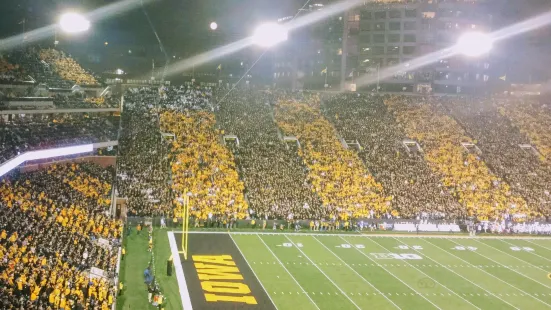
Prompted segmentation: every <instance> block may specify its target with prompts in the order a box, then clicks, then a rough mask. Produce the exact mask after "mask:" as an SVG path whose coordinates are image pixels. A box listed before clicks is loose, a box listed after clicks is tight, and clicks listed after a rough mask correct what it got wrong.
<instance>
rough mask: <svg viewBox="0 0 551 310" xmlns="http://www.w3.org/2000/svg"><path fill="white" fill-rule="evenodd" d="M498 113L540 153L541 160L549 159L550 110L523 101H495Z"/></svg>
mask: <svg viewBox="0 0 551 310" xmlns="http://www.w3.org/2000/svg"><path fill="white" fill-rule="evenodd" d="M496 104H497V105H498V106H499V112H500V113H501V114H502V115H504V116H506V117H508V118H509V119H510V120H511V123H512V124H513V125H514V126H515V127H517V128H518V129H519V130H520V132H522V133H523V134H524V135H526V136H527V137H528V139H529V140H530V142H531V143H532V144H533V145H534V146H536V148H537V149H538V151H539V152H540V153H541V155H542V156H543V157H542V160H544V161H548V162H549V160H550V159H551V131H550V130H549V128H551V110H550V107H549V106H548V105H547V104H541V103H539V102H535V101H530V100H523V99H507V100H496Z"/></svg>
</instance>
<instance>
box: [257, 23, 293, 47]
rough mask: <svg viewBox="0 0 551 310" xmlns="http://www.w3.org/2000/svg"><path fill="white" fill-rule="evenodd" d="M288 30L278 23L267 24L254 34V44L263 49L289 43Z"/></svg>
mask: <svg viewBox="0 0 551 310" xmlns="http://www.w3.org/2000/svg"><path fill="white" fill-rule="evenodd" d="M287 37H288V33H287V29H286V28H285V27H283V26H282V25H278V24H276V23H266V24H262V25H260V26H258V27H257V28H256V30H255V31H254V34H253V42H254V44H256V45H258V46H262V47H270V46H274V45H276V44H278V43H281V42H283V41H287Z"/></svg>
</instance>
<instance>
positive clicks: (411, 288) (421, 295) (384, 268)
mask: <svg viewBox="0 0 551 310" xmlns="http://www.w3.org/2000/svg"><path fill="white" fill-rule="evenodd" d="M339 237H340V238H341V239H342V240H343V241H344V242H346V243H348V244H350V242H348V240H346V239H344V238H343V237H342V236H339ZM350 245H351V246H352V247H353V248H354V249H356V250H358V252H360V253H361V254H362V255H363V256H365V257H367V258H368V259H369V260H370V261H372V262H373V263H374V264H375V265H376V266H378V267H380V268H382V269H383V270H384V271H386V272H387V273H388V274H390V275H391V276H393V277H394V278H395V279H396V280H398V281H400V282H402V284H403V285H405V286H407V287H409V289H410V290H412V291H414V292H415V293H416V294H417V296H420V297H422V298H423V299H424V300H426V301H428V302H429V303H430V304H431V305H433V306H434V307H435V308H436V309H440V310H441V308H440V307H438V306H437V305H435V304H434V303H433V302H432V301H430V299H428V298H426V297H425V296H423V294H421V293H419V292H418V291H417V290H415V289H414V288H413V287H411V286H410V285H409V284H407V283H406V282H404V281H403V280H402V279H400V278H399V277H398V276H396V275H395V274H394V273H392V272H390V271H389V270H388V269H386V267H383V265H381V264H379V263H377V262H376V261H374V260H373V259H372V258H371V257H369V255H367V254H365V253H364V252H362V251H361V250H360V249H358V248H357V247H355V246H354V245H352V244H350Z"/></svg>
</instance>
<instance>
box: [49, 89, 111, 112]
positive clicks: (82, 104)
mask: <svg viewBox="0 0 551 310" xmlns="http://www.w3.org/2000/svg"><path fill="white" fill-rule="evenodd" d="M53 101H54V105H55V107H56V108H58V109H59V108H65V109H90V108H118V107H119V105H120V103H119V102H120V101H119V99H118V98H115V97H113V96H107V97H86V96H84V95H82V94H79V93H75V94H70V95H64V94H56V95H55V96H54V97H53Z"/></svg>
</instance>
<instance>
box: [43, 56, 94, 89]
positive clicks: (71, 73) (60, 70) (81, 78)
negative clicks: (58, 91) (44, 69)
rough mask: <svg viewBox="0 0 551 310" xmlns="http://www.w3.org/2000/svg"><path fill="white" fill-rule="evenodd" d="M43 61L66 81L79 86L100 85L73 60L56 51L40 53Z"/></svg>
mask: <svg viewBox="0 0 551 310" xmlns="http://www.w3.org/2000/svg"><path fill="white" fill-rule="evenodd" d="M39 57H40V59H41V60H44V61H45V62H47V63H49V64H51V65H53V68H54V70H55V72H56V73H57V74H58V75H59V76H60V77H61V78H63V79H64V80H69V81H72V82H74V83H76V84H77V85H98V84H99V83H98V81H97V80H96V78H94V77H93V76H92V75H91V74H90V73H88V72H86V70H84V69H83V68H82V67H81V66H80V65H79V64H78V63H77V62H76V61H75V60H74V59H73V58H71V57H70V56H67V55H66V54H65V53H64V52H62V51H58V50H55V49H51V48H50V49H43V50H41V51H40V52H39Z"/></svg>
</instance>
